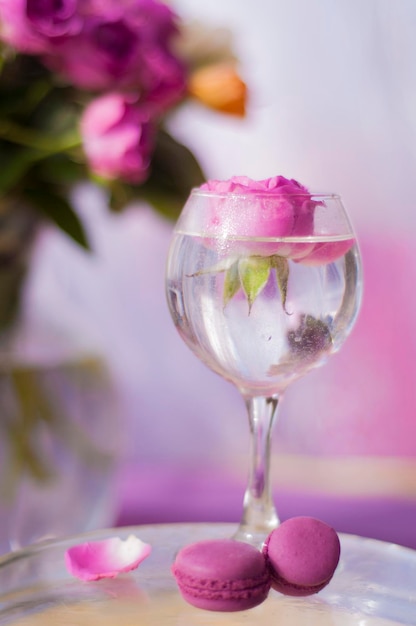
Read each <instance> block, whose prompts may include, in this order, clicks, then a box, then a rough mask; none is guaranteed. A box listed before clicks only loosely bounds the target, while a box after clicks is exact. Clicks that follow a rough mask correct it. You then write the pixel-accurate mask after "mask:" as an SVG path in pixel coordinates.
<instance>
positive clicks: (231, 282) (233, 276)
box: [223, 261, 241, 308]
mask: <svg viewBox="0 0 416 626" xmlns="http://www.w3.org/2000/svg"><path fill="white" fill-rule="evenodd" d="M238 266H239V261H235V262H234V263H233V264H232V265H231V266H230V267H229V268H228V269H227V272H226V274H225V279H224V296H223V301H224V308H225V307H226V306H227V304H228V303H229V301H230V300H231V298H233V297H234V296H235V294H236V293H237V291H238V290H239V289H240V287H241V280H240V273H239V271H238Z"/></svg>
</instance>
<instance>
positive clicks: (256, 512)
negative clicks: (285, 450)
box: [234, 395, 279, 547]
mask: <svg viewBox="0 0 416 626" xmlns="http://www.w3.org/2000/svg"><path fill="white" fill-rule="evenodd" d="M245 402H246V406H247V410H248V418H249V425H250V457H249V475H248V484H247V489H246V492H245V495H244V503H243V516H242V519H241V522H240V526H239V528H238V530H237V533H236V534H235V536H234V538H235V539H238V540H239V541H246V542H247V543H251V544H253V545H256V546H259V547H260V546H261V545H262V543H263V541H264V539H265V538H266V537H267V535H268V534H269V533H270V532H271V531H272V530H273V528H276V526H278V524H279V518H278V516H277V513H276V509H275V507H274V503H273V497H272V489H271V483H270V447H271V434H272V429H273V425H274V422H275V418H276V414H277V405H278V403H279V397H278V396H277V395H275V396H271V397H263V396H258V397H246V398H245Z"/></svg>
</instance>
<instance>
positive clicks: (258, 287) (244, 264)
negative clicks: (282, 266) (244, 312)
mask: <svg viewBox="0 0 416 626" xmlns="http://www.w3.org/2000/svg"><path fill="white" fill-rule="evenodd" d="M270 259H271V257H263V256H250V257H248V258H246V259H240V260H239V262H238V271H239V275H240V281H241V286H242V288H243V290H244V293H245V294H246V296H247V300H248V306H249V311H251V307H252V306H253V302H254V301H255V299H256V298H257V296H258V295H259V294H260V293H261V292H262V290H263V289H264V287H265V286H266V283H267V281H268V279H269V275H270V265H271V262H270Z"/></svg>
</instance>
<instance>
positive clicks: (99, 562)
mask: <svg viewBox="0 0 416 626" xmlns="http://www.w3.org/2000/svg"><path fill="white" fill-rule="evenodd" d="M151 549H152V548H151V546H150V545H149V544H147V543H143V541H141V540H140V539H139V538H138V537H135V536H134V535H130V536H129V537H128V538H127V539H126V540H124V541H123V540H122V539H119V538H118V537H113V538H111V539H105V540H103V541H91V542H87V543H81V544H78V545H76V546H73V547H72V548H69V549H68V550H67V551H66V552H65V563H66V567H67V569H68V571H69V573H70V574H72V575H73V576H76V577H77V578H80V579H81V580H100V578H114V577H115V576H117V574H121V573H122V572H129V571H131V570H133V569H136V567H138V565H139V564H140V563H141V562H142V561H143V560H144V559H145V558H146V557H147V556H148V555H149V554H150V552H151Z"/></svg>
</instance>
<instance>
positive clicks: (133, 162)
mask: <svg viewBox="0 0 416 626" xmlns="http://www.w3.org/2000/svg"><path fill="white" fill-rule="evenodd" d="M81 135H82V141H83V147H84V152H85V155H86V157H87V160H88V162H89V165H90V167H91V170H92V171H93V172H95V173H96V174H98V175H99V176H102V177H104V178H109V179H114V178H120V179H122V180H125V181H127V182H130V183H141V182H143V181H144V180H145V179H146V178H147V176H148V170H149V165H150V160H151V154H152V150H153V146H154V135H155V130H154V127H153V124H152V121H151V120H150V118H149V115H148V113H147V112H146V110H145V109H143V107H142V106H141V105H140V102H138V101H137V99H135V98H134V97H129V96H127V95H124V94H120V93H109V94H105V95H104V96H100V97H99V98H96V99H95V100H93V101H92V102H91V103H90V104H89V105H88V106H87V107H86V109H85V110H84V113H83V115H82V118H81Z"/></svg>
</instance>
